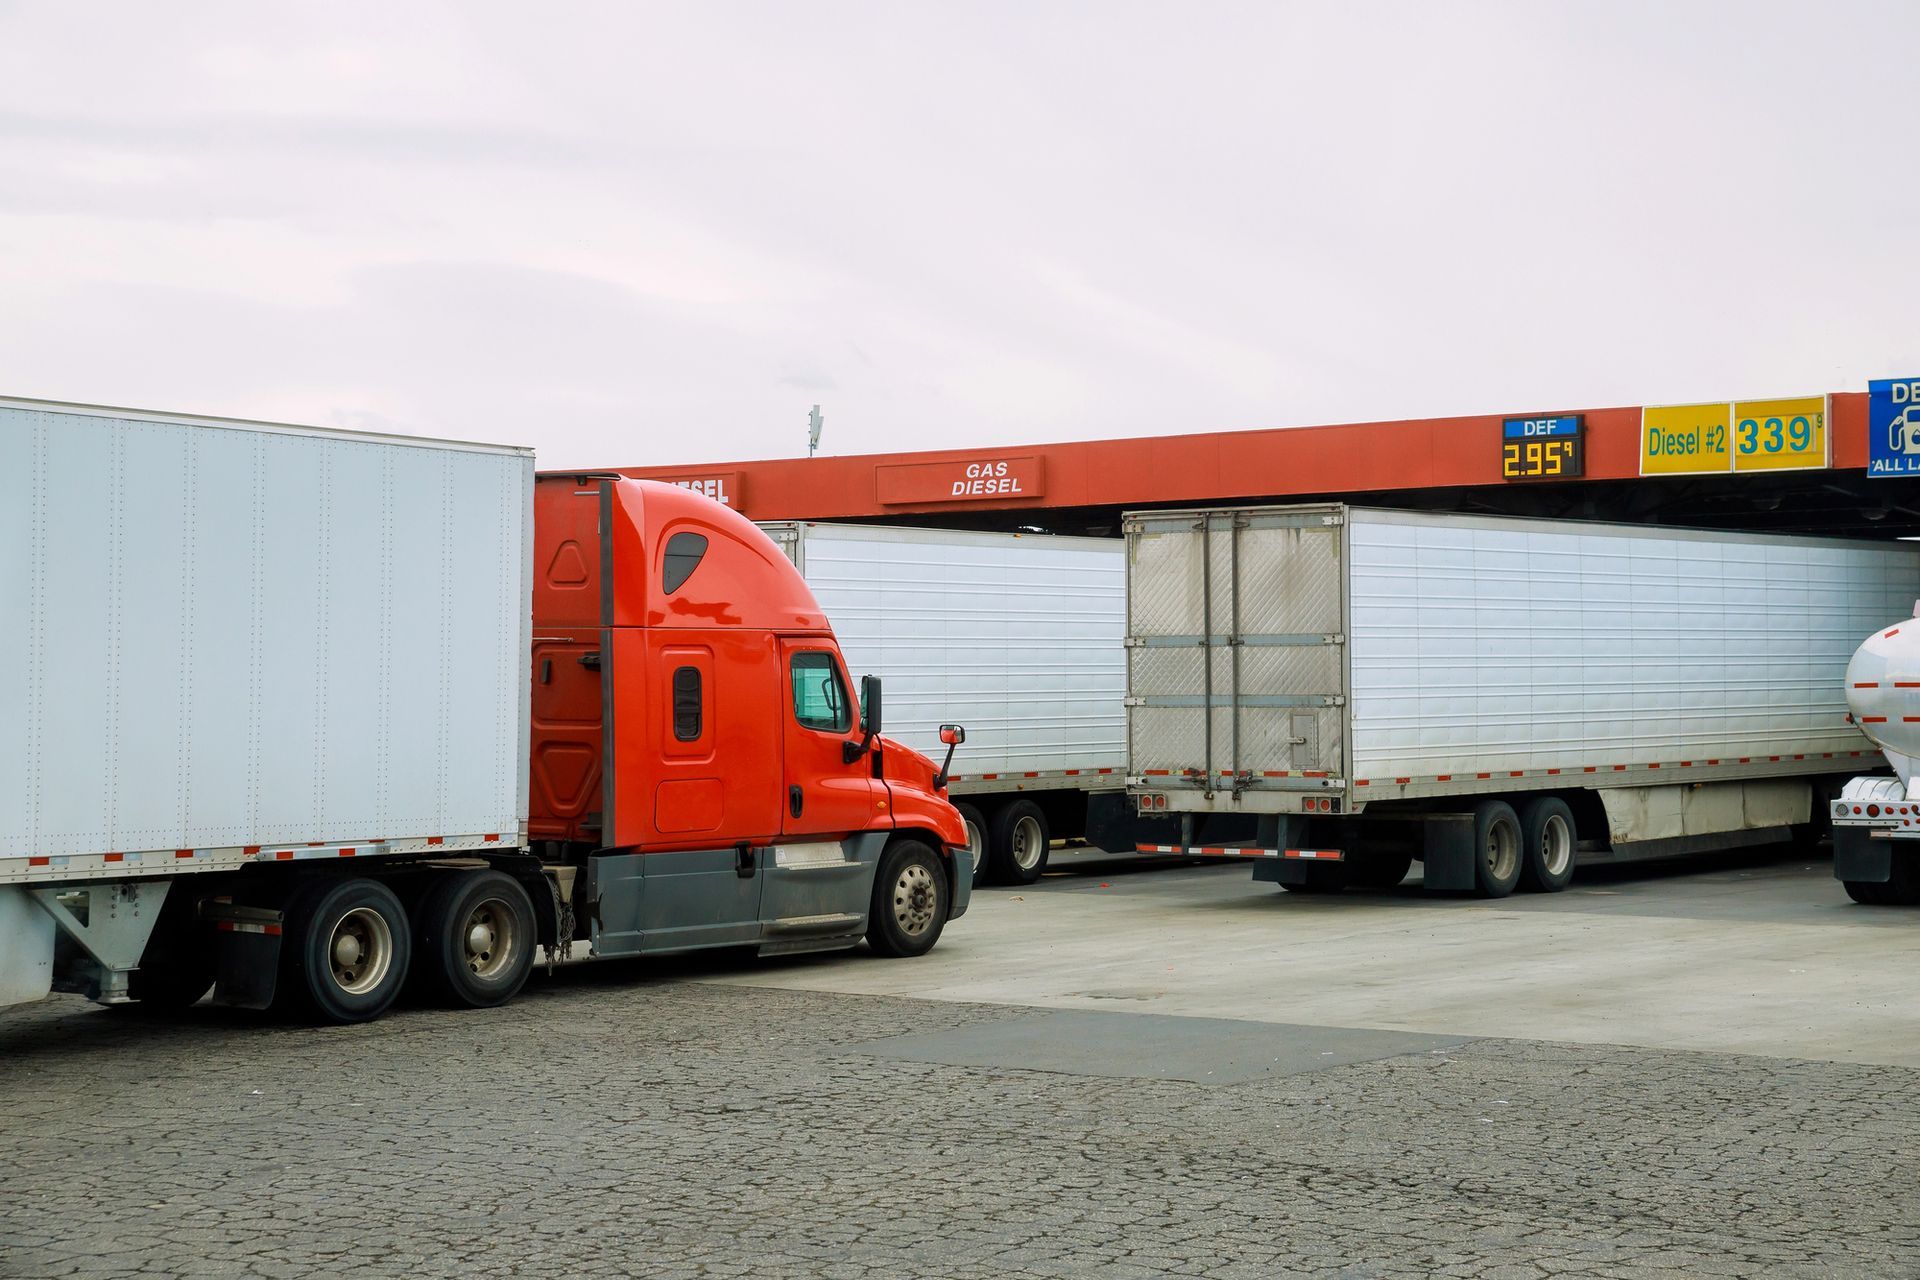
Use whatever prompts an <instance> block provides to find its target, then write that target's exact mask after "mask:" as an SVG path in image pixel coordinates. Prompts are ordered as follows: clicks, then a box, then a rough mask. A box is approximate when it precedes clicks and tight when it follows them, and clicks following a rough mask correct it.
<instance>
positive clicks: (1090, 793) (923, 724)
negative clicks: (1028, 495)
mask: <svg viewBox="0 0 1920 1280" xmlns="http://www.w3.org/2000/svg"><path fill="white" fill-rule="evenodd" d="M761 528H763V529H765V530H766V531H767V534H768V535H769V536H770V537H772V538H773V540H774V541H775V542H776V543H777V544H778V545H779V546H780V548H781V549H782V550H783V551H785V552H786V554H787V556H788V557H789V558H790V559H792V560H793V562H794V563H795V564H796V565H798V566H799V568H800V572H801V573H802V574H803V575H804V576H805V577H806V580H807V585H808V586H809V587H811V588H813V593H814V595H815V597H816V598H817V599H818V600H819V601H820V606H821V607H822V608H823V609H825V610H826V613H827V616H828V617H830V618H832V619H833V625H834V630H835V632H836V633H837V634H838V635H839V637H840V647H841V651H842V652H843V653H844V654H845V655H846V659H847V662H848V663H849V664H850V665H851V666H852V667H853V668H854V669H856V670H863V671H875V672H879V673H880V674H882V675H883V676H884V677H885V678H886V682H887V732H888V733H889V734H891V735H893V736H894V737H897V738H899V739H900V740H901V741H902V742H905V743H906V744H907V745H908V746H910V747H913V748H915V749H916V750H919V751H923V752H928V753H930V754H937V753H938V752H939V751H940V749H941V748H940V742H939V727H940V725H941V724H942V723H945V722H950V721H957V722H959V723H962V724H965V725H966V726H967V745H966V749H965V753H964V756H963V760H964V764H963V765H962V766H961V771H960V772H958V773H956V774H955V776H954V777H953V778H952V780H951V782H950V787H949V789H950V792H951V794H952V795H953V797H954V800H955V803H956V807H957V808H958V809H959V810H960V812H961V814H962V816H963V817H965V819H966V821H967V828H968V831H967V833H968V835H969V837H971V840H972V846H973V854H974V861H975V870H976V875H978V874H980V873H981V872H985V873H986V874H988V875H989V876H991V877H992V878H995V879H999V880H1002V881H1007V882H1013V883H1030V882H1031V881H1033V880H1035V879H1037V878H1038V877H1039V876H1040V874H1041V872H1042V871H1044V870H1045V869H1046V863H1047V852H1048V849H1049V846H1050V842H1051V840H1053V839H1054V838H1078V837H1081V836H1084V835H1085V834H1086V832H1087V826H1088V810H1089V805H1090V803H1091V804H1092V805H1093V807H1094V814H1095V818H1096V820H1098V818H1099V816H1100V807H1101V806H1102V805H1105V806H1107V807H1108V808H1109V809H1110V810H1111V813H1110V814H1109V815H1108V816H1109V817H1114V818H1120V819H1124V818H1125V814H1126V792H1125V780H1126V713H1125V710H1124V709H1123V707H1122V706H1121V700H1122V698H1123V696H1124V695H1125V692H1126V659H1125V650H1124V649H1123V648H1122V647H1121V640H1122V638H1123V637H1124V636H1125V634H1126V589H1127V588H1126V580H1127V579H1126V566H1125V561H1124V556H1125V547H1124V546H1123V545H1122V544H1121V542H1120V540H1119V539H1117V538H1071V537H1054V536H1050V535H1046V534H1022V533H975V532H961V531H958V530H952V529H907V528H891V527H883V526H878V525H845V524H816V523H805V522H784V523H763V524H762V525H761ZM1131 847H1132V846H1131V844H1129V845H1128V846H1127V848H1128V849H1131Z"/></svg>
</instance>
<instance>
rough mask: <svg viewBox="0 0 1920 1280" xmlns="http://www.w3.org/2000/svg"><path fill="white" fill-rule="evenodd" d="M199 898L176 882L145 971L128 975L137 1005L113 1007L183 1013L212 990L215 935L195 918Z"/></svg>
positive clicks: (143, 963) (149, 945) (155, 931)
mask: <svg viewBox="0 0 1920 1280" xmlns="http://www.w3.org/2000/svg"><path fill="white" fill-rule="evenodd" d="M196 899H197V895H196V894H195V893H194V891H193V889H192V888H191V887H189V886H188V885H186V884H185V883H183V882H182V881H178V880H176V881H175V882H174V884H173V886H172V888H171V889H170V890H169V891H168V893H167V899H166V901H165V902H164V903H163V904H161V907H160V919H159V920H158V921H157V922H156V923H155V924H154V927H153V934H152V936H151V937H149V938H148V939H147V947H146V950H145V951H144V952H142V953H141V956H140V967H139V968H138V969H135V970H134V971H133V972H132V973H129V974H128V975H127V994H128V995H130V996H132V997H133V998H134V1000H136V1001H137V1002H138V1003H137V1004H134V1005H114V1006H112V1007H113V1008H120V1009H124V1008H134V1009H145V1010H147V1011H148V1012H150V1013H167V1012H178V1011H179V1010H181V1009H188V1008H191V1007H193V1006H194V1005H196V1004H198V1003H200V1001H201V999H202V998H204V997H205V996H206V994H207V992H209V991H211V990H213V979H214V975H215V969H216V961H215V955H214V944H215V938H214V932H213V929H212V928H211V927H210V926H208V925H206V924H204V923H202V922H201V921H200V920H199V919H197V918H196V915H197V912H198V910H199V903H198V902H197V900H196Z"/></svg>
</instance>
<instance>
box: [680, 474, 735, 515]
mask: <svg viewBox="0 0 1920 1280" xmlns="http://www.w3.org/2000/svg"><path fill="white" fill-rule="evenodd" d="M660 478H661V479H662V480H664V481H665V482H666V483H668V484H676V485H679V486H680V487H681V488H682V489H691V490H693V491H694V492H695V493H702V494H705V495H706V496H707V497H709V498H712V499H713V500H714V501H715V502H717V503H719V504H720V505H721V506H723V507H732V508H733V509H734V510H735V511H739V510H740V509H741V507H742V506H743V505H744V501H745V499H744V495H743V494H742V492H741V491H742V489H743V488H744V486H743V485H742V483H741V478H740V473H739V472H738V471H717V472H708V473H706V474H703V475H686V476H662V477H660Z"/></svg>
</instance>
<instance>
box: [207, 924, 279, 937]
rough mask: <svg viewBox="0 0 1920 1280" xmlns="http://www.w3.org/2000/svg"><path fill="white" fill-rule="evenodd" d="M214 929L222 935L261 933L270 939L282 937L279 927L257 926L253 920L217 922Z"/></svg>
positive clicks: (274, 925) (270, 925)
mask: <svg viewBox="0 0 1920 1280" xmlns="http://www.w3.org/2000/svg"><path fill="white" fill-rule="evenodd" d="M214 927H215V928H217V929H218V930H219V931H220V932H221V933H259V934H265V935H266V936H267V937H269V938H277V937H279V936H280V926H279V925H277V924H255V923H254V922H253V921H251V920H220V921H216V922H215V925H214Z"/></svg>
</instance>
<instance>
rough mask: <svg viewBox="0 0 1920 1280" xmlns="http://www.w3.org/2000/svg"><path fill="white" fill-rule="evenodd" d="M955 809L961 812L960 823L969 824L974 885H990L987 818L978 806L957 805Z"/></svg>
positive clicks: (968, 839)
mask: <svg viewBox="0 0 1920 1280" xmlns="http://www.w3.org/2000/svg"><path fill="white" fill-rule="evenodd" d="M953 807H954V808H955V809H957V810H958V811H959V813H960V821H962V822H964V823H966V824H967V849H968V852H969V853H971V854H972V855H973V883H975V884H988V883H990V882H991V877H990V875H989V872H990V871H991V870H992V868H991V867H990V866H989V865H988V861H989V860H988V858H987V845H988V842H989V837H988V835H987V816H986V815H985V814H984V813H981V812H980V807H979V806H978V805H971V804H956V805H954V806H953Z"/></svg>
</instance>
